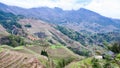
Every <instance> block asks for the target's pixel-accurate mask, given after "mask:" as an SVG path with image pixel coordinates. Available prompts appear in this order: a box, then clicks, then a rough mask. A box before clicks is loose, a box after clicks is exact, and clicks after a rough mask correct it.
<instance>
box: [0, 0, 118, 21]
mask: <svg viewBox="0 0 120 68" xmlns="http://www.w3.org/2000/svg"><path fill="white" fill-rule="evenodd" d="M0 2H3V3H5V4H8V5H14V6H19V7H24V8H32V7H40V6H48V7H51V8H54V7H60V8H62V9H64V10H71V9H74V10H77V9H79V8H81V7H83V8H87V9H90V10H92V11H95V12H97V13H100V14H101V15H104V16H107V17H112V18H119V19H120V0H0Z"/></svg>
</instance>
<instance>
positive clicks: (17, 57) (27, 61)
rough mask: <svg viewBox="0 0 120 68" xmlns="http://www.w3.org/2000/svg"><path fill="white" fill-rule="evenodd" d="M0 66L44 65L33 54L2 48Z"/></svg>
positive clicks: (31, 67)
mask: <svg viewBox="0 0 120 68" xmlns="http://www.w3.org/2000/svg"><path fill="white" fill-rule="evenodd" d="M0 68H45V66H44V65H42V64H41V63H40V61H39V60H38V59H37V58H36V57H35V56H32V55H29V54H28V55H27V54H24V53H18V52H15V51H10V50H3V51H1V52H0Z"/></svg>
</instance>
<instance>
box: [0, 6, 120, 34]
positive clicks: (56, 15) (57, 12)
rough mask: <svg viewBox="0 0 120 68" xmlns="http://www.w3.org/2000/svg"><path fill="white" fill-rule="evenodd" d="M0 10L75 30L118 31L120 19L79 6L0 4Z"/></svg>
mask: <svg viewBox="0 0 120 68" xmlns="http://www.w3.org/2000/svg"><path fill="white" fill-rule="evenodd" d="M0 6H1V7H0V10H2V11H5V12H12V13H14V14H17V15H18V14H21V15H24V16H26V17H34V18H38V19H41V20H44V21H47V22H49V23H55V24H58V25H63V26H65V27H69V28H71V27H72V29H74V30H76V31H84V30H85V31H89V32H112V31H120V20H117V19H112V18H108V17H104V16H101V15H99V14H98V13H95V12H93V11H90V10H87V9H84V8H81V9H79V10H62V9H60V8H57V7H56V8H54V9H52V8H48V7H39V8H31V9H24V8H20V7H15V6H7V5H5V4H0Z"/></svg>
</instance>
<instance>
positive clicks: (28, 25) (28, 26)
mask: <svg viewBox="0 0 120 68" xmlns="http://www.w3.org/2000/svg"><path fill="white" fill-rule="evenodd" d="M24 26H25V27H27V28H31V27H32V26H31V25H30V24H26V25H24Z"/></svg>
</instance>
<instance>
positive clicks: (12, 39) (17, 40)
mask: <svg viewBox="0 0 120 68" xmlns="http://www.w3.org/2000/svg"><path fill="white" fill-rule="evenodd" d="M1 40H2V42H1V43H2V44H3V45H4V44H5V45H9V46H12V47H17V46H24V45H26V43H25V41H24V39H23V38H21V37H20V36H16V35H10V36H6V37H3V38H1Z"/></svg>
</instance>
